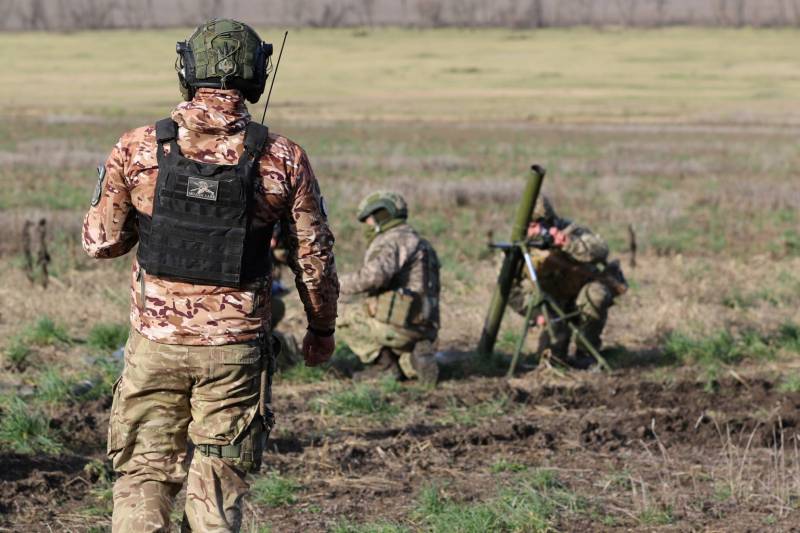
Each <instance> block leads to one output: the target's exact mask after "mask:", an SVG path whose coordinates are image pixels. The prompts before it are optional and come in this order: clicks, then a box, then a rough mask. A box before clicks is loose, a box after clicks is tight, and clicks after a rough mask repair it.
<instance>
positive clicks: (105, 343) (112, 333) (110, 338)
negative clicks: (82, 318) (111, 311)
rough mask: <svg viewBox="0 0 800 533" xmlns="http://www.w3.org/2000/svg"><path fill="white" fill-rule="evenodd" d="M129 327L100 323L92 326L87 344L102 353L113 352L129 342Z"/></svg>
mask: <svg viewBox="0 0 800 533" xmlns="http://www.w3.org/2000/svg"><path fill="white" fill-rule="evenodd" d="M128 330H129V328H128V326H126V325H123V324H106V323H100V324H95V325H94V326H92V329H91V330H90V331H89V336H88V337H87V338H86V344H88V345H89V347H90V348H93V349H95V350H97V351H100V352H113V351H114V350H116V349H118V348H119V347H120V346H124V345H125V342H126V341H127V340H128Z"/></svg>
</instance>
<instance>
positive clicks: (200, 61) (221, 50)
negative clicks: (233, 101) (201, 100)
mask: <svg viewBox="0 0 800 533" xmlns="http://www.w3.org/2000/svg"><path fill="white" fill-rule="evenodd" d="M176 52H177V53H178V59H177V61H176V63H175V70H177V71H178V82H179V84H180V89H181V94H182V95H183V97H184V99H186V100H191V99H192V98H194V94H195V92H196V91H197V89H199V88H201V87H209V88H215V89H238V90H240V91H241V92H242V94H243V95H244V97H245V98H247V100H248V101H249V102H252V103H256V102H258V99H259V98H261V95H262V93H263V92H264V87H265V86H266V83H267V77H268V76H269V68H268V61H269V58H270V57H271V56H272V45H271V44H268V43H265V42H263V41H262V40H261V37H259V36H258V34H257V33H256V32H255V30H253V29H252V28H251V27H250V26H248V25H247V24H244V23H242V22H238V21H236V20H231V19H214V20H210V21H208V22H206V23H205V24H203V25H201V26H199V27H198V28H197V29H196V30H195V31H194V33H192V35H191V36H190V37H189V38H188V39H187V40H185V41H179V42H178V43H177V45H176Z"/></svg>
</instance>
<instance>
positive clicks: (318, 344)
mask: <svg viewBox="0 0 800 533" xmlns="http://www.w3.org/2000/svg"><path fill="white" fill-rule="evenodd" d="M334 348H336V339H334V336H333V335H328V336H326V337H321V336H319V335H317V334H316V333H314V332H312V331H308V332H307V333H306V336H305V338H303V358H304V359H305V361H306V366H319V365H321V364H323V363H326V362H328V360H329V359H330V358H331V355H333V350H334Z"/></svg>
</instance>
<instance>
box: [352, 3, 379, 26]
mask: <svg viewBox="0 0 800 533" xmlns="http://www.w3.org/2000/svg"><path fill="white" fill-rule="evenodd" d="M356 6H357V7H356V9H357V10H358V14H359V16H360V17H361V21H362V23H363V24H365V25H367V26H372V25H373V24H374V23H375V0H359V2H358V4H356Z"/></svg>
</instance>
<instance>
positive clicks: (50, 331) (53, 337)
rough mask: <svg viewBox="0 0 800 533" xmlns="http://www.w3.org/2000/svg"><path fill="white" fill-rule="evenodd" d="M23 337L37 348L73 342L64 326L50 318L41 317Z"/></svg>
mask: <svg viewBox="0 0 800 533" xmlns="http://www.w3.org/2000/svg"><path fill="white" fill-rule="evenodd" d="M23 335H24V338H25V340H26V341H28V342H29V343H30V344H34V345H36V346H53V345H56V344H70V343H71V342H72V339H71V338H70V336H69V334H68V333H67V330H66V329H65V328H64V326H62V325H60V324H56V323H55V322H53V320H52V319H51V318H50V317H48V316H43V317H40V318H39V320H37V321H36V322H35V323H34V324H33V325H32V326H31V327H29V328H28V329H27V330H26V331H25V333H24V334H23Z"/></svg>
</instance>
